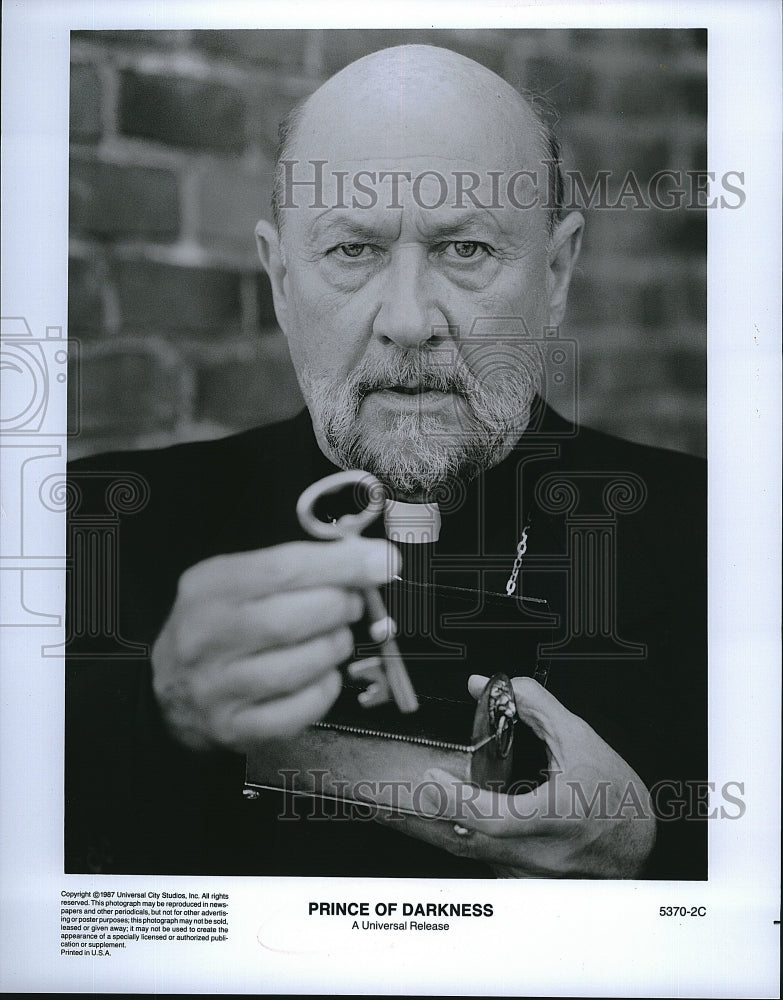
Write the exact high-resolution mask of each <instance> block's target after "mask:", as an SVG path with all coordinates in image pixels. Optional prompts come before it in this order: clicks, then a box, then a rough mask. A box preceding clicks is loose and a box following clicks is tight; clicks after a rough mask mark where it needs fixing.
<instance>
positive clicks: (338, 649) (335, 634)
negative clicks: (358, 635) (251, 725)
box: [203, 626, 354, 703]
mask: <svg viewBox="0 0 783 1000" xmlns="http://www.w3.org/2000/svg"><path fill="white" fill-rule="evenodd" d="M353 650H354V641H353V635H352V634H351V630H350V629H349V628H348V627H347V626H346V627H342V628H337V629H334V630H333V631H332V632H328V633H324V634H322V635H318V636H316V637H315V638H313V639H308V640H307V641H306V642H302V643H299V644H298V645H296V646H289V647H288V648H286V649H273V650H270V651H269V652H268V653H261V654H259V655H258V656H248V657H246V658H243V659H241V660H237V661H234V662H233V663H231V664H229V665H227V666H225V667H224V668H221V669H219V670H213V671H210V674H209V678H208V680H205V681H204V682H203V684H204V691H203V694H204V696H205V698H207V699H209V700H220V701H232V702H247V703H251V702H254V703H261V702H266V701H270V700H271V699H274V698H281V697H284V696H286V695H289V694H291V693H292V692H293V691H296V690H297V689H298V688H302V687H306V686H307V685H308V684H311V683H313V682H314V681H315V680H317V678H319V677H320V676H321V675H322V674H325V673H327V672H329V671H331V670H334V669H335V668H336V667H338V666H339V665H340V664H341V663H344V662H345V661H346V660H348V659H349V658H350V657H351V656H352V654H353Z"/></svg>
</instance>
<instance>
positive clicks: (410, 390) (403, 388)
mask: <svg viewBox="0 0 783 1000" xmlns="http://www.w3.org/2000/svg"><path fill="white" fill-rule="evenodd" d="M387 388H388V391H389V392H397V393H401V394H402V395H403V396H419V395H420V394H421V393H422V392H431V391H432V390H431V389H428V388H427V386H424V385H390V386H388V387H387Z"/></svg>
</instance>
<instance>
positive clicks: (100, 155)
mask: <svg viewBox="0 0 783 1000" xmlns="http://www.w3.org/2000/svg"><path fill="white" fill-rule="evenodd" d="M404 41H428V42H433V43H435V44H441V45H446V46H448V47H451V48H453V49H455V50H457V51H459V52H462V53H464V54H465V55H467V56H470V57H472V58H474V59H476V60H478V61H479V62H482V63H484V64H485V65H486V66H489V67H490V68H491V69H493V70H495V71H496V72H498V73H501V74H502V75H503V76H505V78H506V79H508V80H509V81H510V82H511V83H512V84H514V85H516V86H520V87H523V88H529V89H532V90H534V91H536V92H537V93H540V94H543V95H545V97H546V98H547V101H548V106H549V110H548V112H547V113H548V114H550V115H554V114H555V111H554V110H553V109H556V115H557V117H558V120H557V125H556V129H557V132H558V133H559V135H560V136H561V138H562V139H563V141H564V154H565V166H566V167H567V168H571V169H579V170H581V171H582V172H583V173H584V174H586V175H587V177H588V179H589V178H590V177H592V175H593V174H594V173H595V172H596V171H597V170H610V171H611V172H612V178H613V179H612V185H614V190H616V189H617V187H618V186H619V183H620V181H621V179H622V177H623V176H624V175H625V173H626V171H627V170H629V169H633V170H634V171H636V172H637V174H638V176H639V179H640V181H641V182H642V183H643V184H644V183H645V182H646V179H647V178H649V176H650V175H651V174H652V173H654V172H655V171H656V170H660V169H666V168H671V169H675V170H688V169H704V167H705V160H706V33H705V32H701V31H695V30H694V31H691V30H682V31H658V30H647V31H625V30H614V31H592V30H563V31H546V32H537V31H513V30H512V31H497V30H483V31H474V30H446V31H436V30H415V31H386V30H384V31H348V32H345V31H316V30H308V31H287V30H278V31H247V32H245V31H159V32H143V31H103V32H88V31H77V32H73V34H72V74H71V151H72V157H71V177H70V236H71V239H70V270H69V328H70V334H71V336H73V337H75V338H77V339H78V340H79V341H80V342H81V362H80V369H79V371H78V373H77V372H74V378H75V377H78V378H79V382H80V388H81V393H80V396H81V398H80V404H79V415H78V419H79V424H80V428H81V430H80V433H79V435H78V436H77V437H75V438H74V439H73V441H72V446H71V447H72V454H73V455H81V454H87V453H90V452H94V451H96V450H101V449H104V448H115V447H121V448H125V447H135V446H140V445H141V446H148V445H159V444H166V443H169V442H171V441H177V440H188V439H193V438H199V437H202V438H203V437H211V436H216V435H220V434H224V433H228V432H231V431H234V430H239V429H243V428H245V427H248V426H251V425H253V424H256V423H261V422H265V421H269V420H273V419H277V418H281V417H285V416H288V415H291V414H293V413H294V412H296V411H297V410H298V409H299V408H300V407H301V405H302V402H301V397H300V395H299V391H298V388H297V385H296V380H295V377H294V375H293V372H292V369H291V365H290V361H289V359H288V354H287V350H286V346H285V342H284V341H283V338H282V336H281V334H280V333H279V331H277V330H276V328H275V320H274V313H273V310H272V304H271V298H270V291H269V285H268V282H267V280H266V278H265V277H264V276H263V275H261V274H260V273H259V267H258V264H257V260H256V256H255V249H254V243H253V226H254V224H255V222H256V220H257V219H258V218H260V217H261V216H263V215H265V216H267V217H268V216H269V193H270V172H271V166H272V162H273V156H274V151H275V143H276V132H277V124H278V121H279V119H280V117H281V115H282V114H283V113H285V111H286V110H287V109H288V108H289V107H291V105H292V104H293V103H295V102H296V101H298V100H299V99H300V98H302V97H304V96H306V95H307V94H308V93H310V92H311V91H312V90H313V89H315V88H316V87H317V86H318V85H319V84H320V83H321V82H322V81H323V80H324V79H325V78H326V77H327V76H329V75H331V74H332V73H333V72H335V71H336V70H338V69H340V68H341V67H342V66H344V65H346V64H347V63H348V62H350V61H352V60H353V59H355V58H357V57H359V56H361V55H363V54H365V53H366V52H369V51H372V50H374V49H378V48H383V47H385V46H387V45H393V44H397V43H400V42H404ZM705 215H706V213H705V212H703V211H694V210H680V211H672V212H661V211H655V210H652V211H629V210H624V211H623V210H619V211H600V210H597V209H594V210H592V211H591V212H589V213H588V229H587V235H586V237H585V244H584V248H583V256H582V260H581V264H580V267H579V271H578V273H577V275H576V277H575V280H574V284H573V288H572V296H571V300H570V306H569V312H568V317H567V324H566V331H565V332H566V333H567V335H569V336H571V337H574V338H575V339H576V340H577V342H578V345H579V355H580V359H581V374H580V380H579V385H580V403H579V406H580V413H581V417H582V420H583V421H584V422H585V423H587V424H591V425H593V426H597V427H601V428H604V429H607V430H610V431H613V432H615V433H618V434H620V435H622V436H625V437H628V438H631V439H634V440H639V441H646V442H649V443H653V444H660V445H664V446H667V447H672V448H677V449H679V450H682V451H691V452H695V453H702V454H703V453H704V451H705V369H706V363H705V351H706V218H705ZM73 398H74V400H75V399H76V393H73ZM555 401H556V402H557V400H555ZM74 405H75V404H74ZM75 416H76V415H75V414H72V419H75Z"/></svg>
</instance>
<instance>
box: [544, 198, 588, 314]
mask: <svg viewBox="0 0 783 1000" xmlns="http://www.w3.org/2000/svg"><path fill="white" fill-rule="evenodd" d="M584 224H585V220H584V218H583V217H582V214H581V212H569V214H568V215H567V216H566V217H565V218H564V219H562V220H561V221H560V222H559V223H558V224H557V226H556V228H555V231H554V233H553V234H552V237H551V239H550V241H549V255H548V256H549V259H548V263H549V269H548V271H547V291H548V294H549V322H550V323H551V324H552V325H553V326H560V324H561V323H562V322H563V316H564V315H565V308H566V300H567V299H568V287H569V285H570V284H571V275H572V274H573V271H574V265H575V264H576V261H577V258H578V256H579V250H580V249H581V246H582V232H583V229H584Z"/></svg>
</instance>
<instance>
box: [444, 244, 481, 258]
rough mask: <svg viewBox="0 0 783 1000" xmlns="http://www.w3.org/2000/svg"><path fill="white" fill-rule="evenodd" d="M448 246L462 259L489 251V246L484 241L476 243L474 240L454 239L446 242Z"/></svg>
mask: <svg viewBox="0 0 783 1000" xmlns="http://www.w3.org/2000/svg"><path fill="white" fill-rule="evenodd" d="M448 247H449V248H450V249H452V250H453V252H454V253H455V254H456V255H457V257H461V258H462V259H463V260H468V259H469V258H470V257H476V256H477V255H479V254H481V255H486V254H487V253H489V247H488V246H487V245H486V243H478V242H477V241H476V240H454V241H453V242H452V243H449V244H448Z"/></svg>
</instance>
